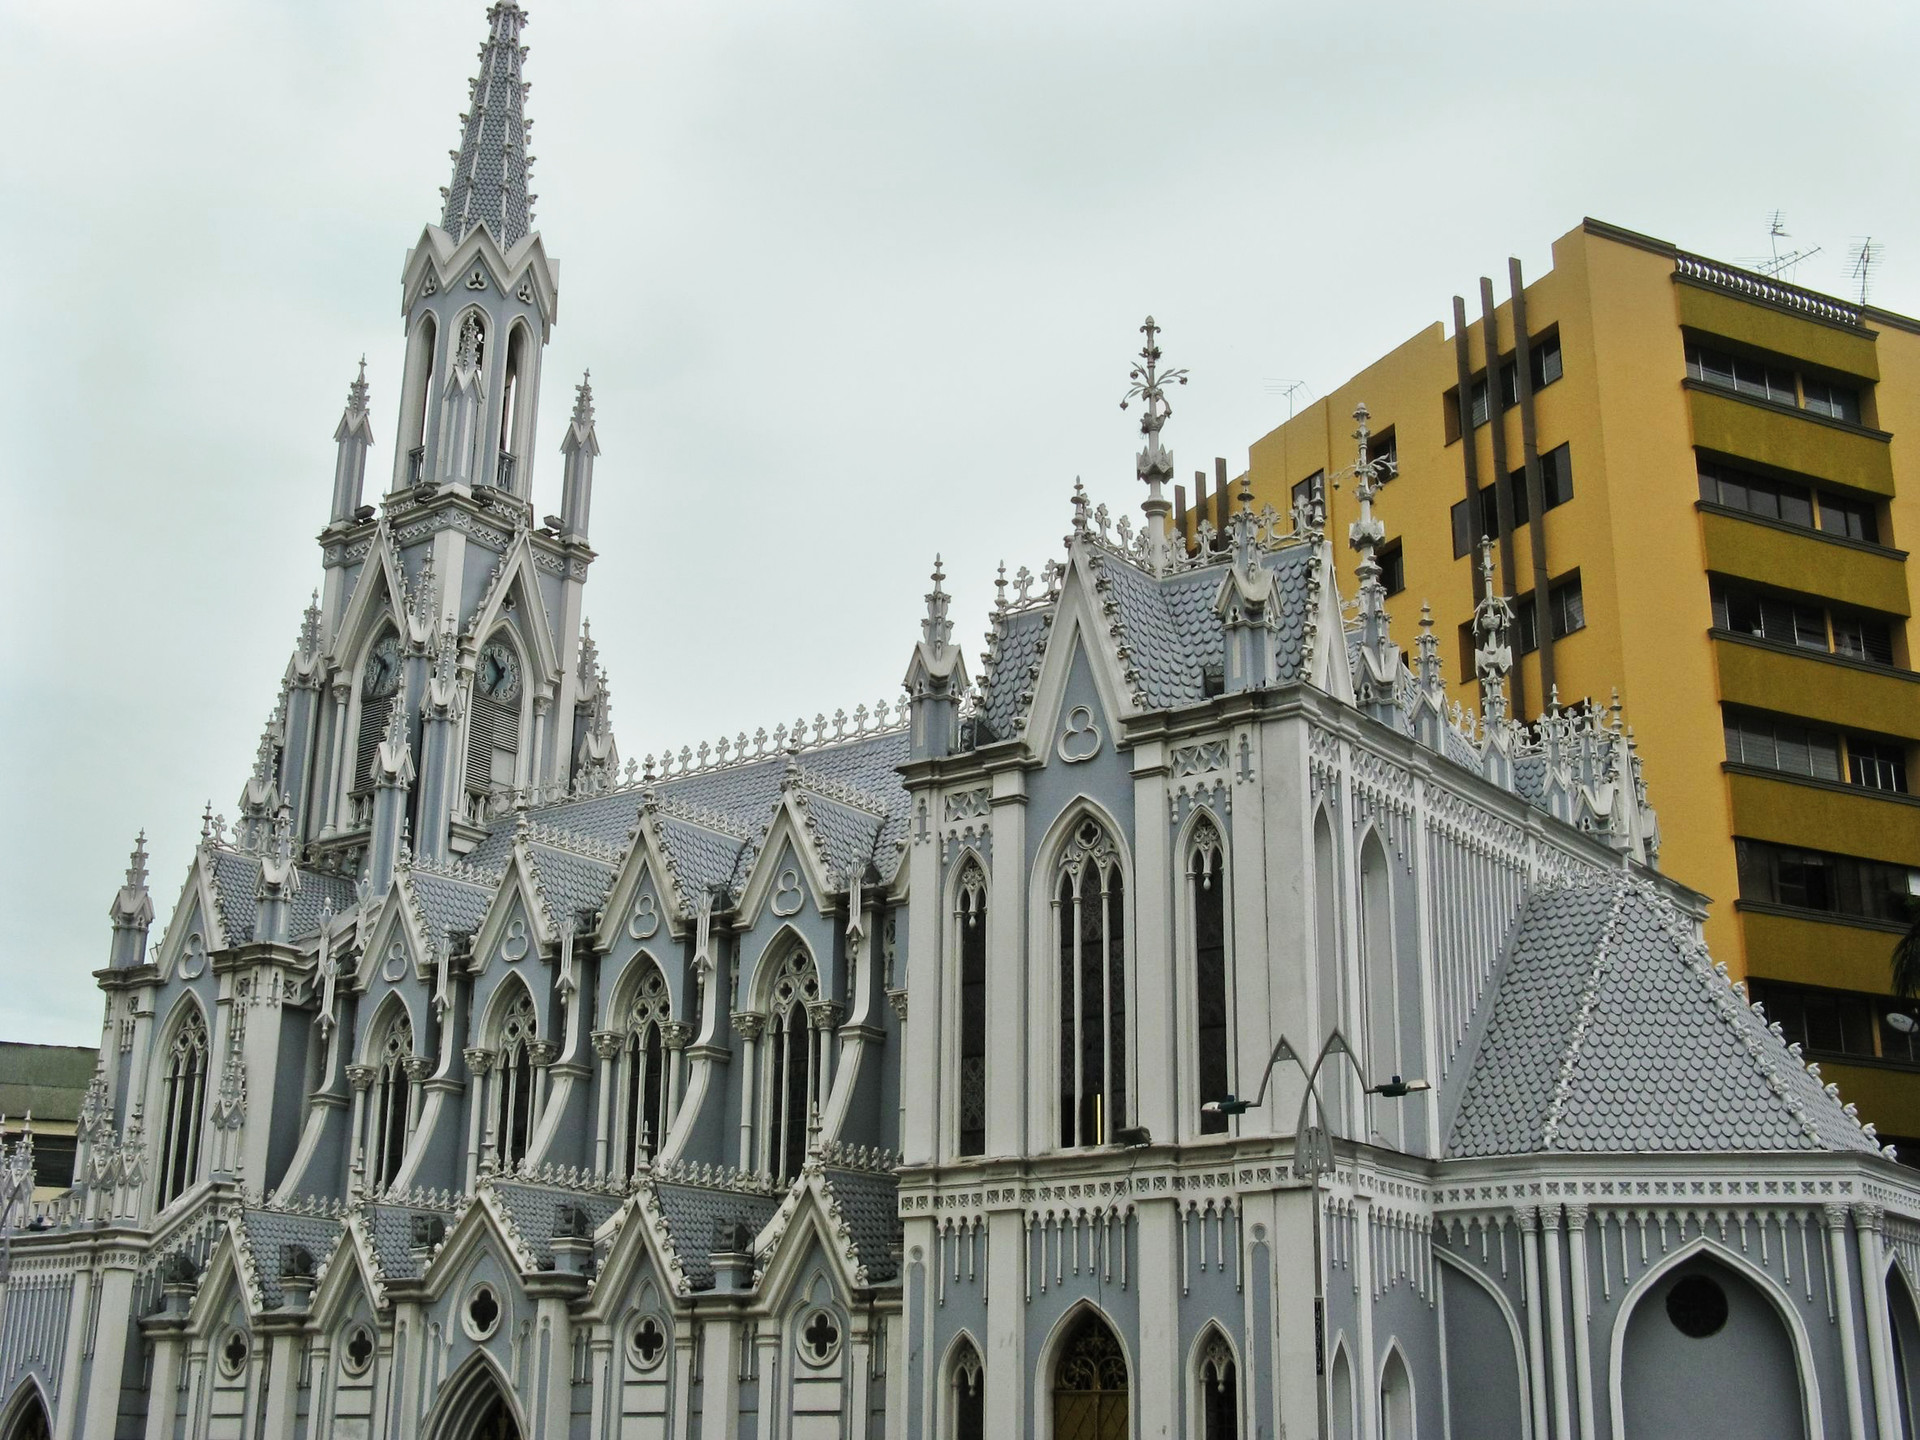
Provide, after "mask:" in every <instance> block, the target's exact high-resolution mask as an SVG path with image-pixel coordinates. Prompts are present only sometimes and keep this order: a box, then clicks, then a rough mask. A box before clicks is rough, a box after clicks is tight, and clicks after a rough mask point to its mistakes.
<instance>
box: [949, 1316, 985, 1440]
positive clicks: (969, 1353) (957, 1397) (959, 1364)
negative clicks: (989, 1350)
mask: <svg viewBox="0 0 1920 1440" xmlns="http://www.w3.org/2000/svg"><path fill="white" fill-rule="evenodd" d="M984 1377H985V1367H983V1366H982V1365H981V1363H980V1352H979V1351H978V1350H976V1349H974V1347H973V1342H972V1341H971V1340H968V1339H966V1338H965V1337H964V1336H963V1337H961V1339H960V1342H959V1344H958V1345H957V1346H956V1347H955V1348H954V1354H953V1440H987V1394H986V1386H985V1385H984V1384H983V1383H982V1381H983V1379H984Z"/></svg>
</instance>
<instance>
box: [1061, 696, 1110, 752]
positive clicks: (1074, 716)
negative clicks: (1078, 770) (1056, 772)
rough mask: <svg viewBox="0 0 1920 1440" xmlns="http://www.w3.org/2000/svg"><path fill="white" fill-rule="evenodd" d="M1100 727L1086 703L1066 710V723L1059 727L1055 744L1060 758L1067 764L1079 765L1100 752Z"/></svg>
mask: <svg viewBox="0 0 1920 1440" xmlns="http://www.w3.org/2000/svg"><path fill="white" fill-rule="evenodd" d="M1101 743H1102V741H1101V738H1100V727H1099V725H1098V724H1096V723H1095V721H1094V718H1093V709H1092V707H1091V706H1087V705H1076V706H1074V707H1073V708H1072V709H1071V710H1069V711H1067V719H1066V723H1065V724H1064V725H1062V726H1061V727H1060V740H1059V743H1058V744H1057V745H1056V747H1055V748H1056V749H1057V750H1058V752H1059V755H1060V758H1061V759H1062V760H1064V761H1066V762H1067V764H1069V765H1079V764H1081V763H1083V762H1084V761H1087V760H1091V759H1093V757H1094V756H1096V755H1098V754H1099V753H1100V746H1101Z"/></svg>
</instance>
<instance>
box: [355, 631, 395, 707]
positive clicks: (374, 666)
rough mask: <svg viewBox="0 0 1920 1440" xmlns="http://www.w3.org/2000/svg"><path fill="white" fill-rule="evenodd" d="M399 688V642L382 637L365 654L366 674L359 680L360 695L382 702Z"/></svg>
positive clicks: (391, 638)
mask: <svg viewBox="0 0 1920 1440" xmlns="http://www.w3.org/2000/svg"><path fill="white" fill-rule="evenodd" d="M399 688H400V642H399V640H397V639H396V638H395V637H394V636H392V635H387V636H384V637H383V638H382V639H381V641H380V643H379V644H377V645H375V646H374V647H373V649H372V650H371V651H369V652H368V654H367V669H366V673H365V674H364V675H362V676H361V678H360V693H361V694H362V695H364V696H366V698H367V699H369V700H384V699H386V698H387V697H388V696H389V695H391V694H393V692H394V691H395V690H398V689H399Z"/></svg>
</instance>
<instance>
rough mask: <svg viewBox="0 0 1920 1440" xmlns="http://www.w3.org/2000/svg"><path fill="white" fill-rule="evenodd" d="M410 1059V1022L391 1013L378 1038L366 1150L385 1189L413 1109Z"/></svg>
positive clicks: (403, 1154) (403, 1150) (397, 1171)
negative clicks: (370, 1131) (369, 1141)
mask: <svg viewBox="0 0 1920 1440" xmlns="http://www.w3.org/2000/svg"><path fill="white" fill-rule="evenodd" d="M412 1059H413V1022H412V1021H411V1020H409V1019H408V1018H407V1017H406V1015H405V1014H404V1013H403V1014H399V1015H395V1016H394V1017H393V1019H392V1020H390V1021H389V1022H388V1023H387V1027H386V1030H385V1031H384V1033H383V1034H382V1035H381V1037H380V1051H379V1055H378V1057H377V1059H376V1061H375V1063H376V1064H377V1065H378V1066H379V1070H378V1073H377V1075H376V1077H375V1080H374V1087H373V1089H374V1106H373V1116H372V1121H373V1143H372V1144H371V1145H370V1146H369V1147H368V1150H369V1152H370V1155H371V1159H372V1161H373V1179H374V1184H375V1185H376V1186H377V1187H378V1188H379V1189H382V1190H384V1189H386V1188H387V1187H388V1186H389V1185H391V1184H393V1182H394V1180H395V1179H396V1178H397V1177H398V1176H399V1174H400V1162H401V1160H402V1159H404V1158H405V1157H406V1153H407V1130H408V1121H409V1120H410V1119H411V1116H412V1109H413V1080H412V1078H411V1077H410V1076H409V1075H408V1074H407V1063H408V1062H409V1061H410V1060H412Z"/></svg>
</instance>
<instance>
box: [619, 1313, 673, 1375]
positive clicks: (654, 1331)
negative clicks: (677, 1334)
mask: <svg viewBox="0 0 1920 1440" xmlns="http://www.w3.org/2000/svg"><path fill="white" fill-rule="evenodd" d="M666 1353H667V1327H666V1326H664V1325H662V1324H661V1323H660V1321H659V1319H658V1317H656V1316H653V1315H642V1316H641V1317H640V1318H639V1319H638V1320H636V1321H634V1322H633V1328H632V1329H631V1330H629V1331H627V1354H628V1355H630V1356H631V1357H632V1358H633V1363H634V1365H635V1367H636V1368H638V1369H641V1370H651V1369H653V1367H654V1366H656V1365H658V1364H659V1363H660V1362H661V1360H662V1359H664V1358H665V1356H666Z"/></svg>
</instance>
